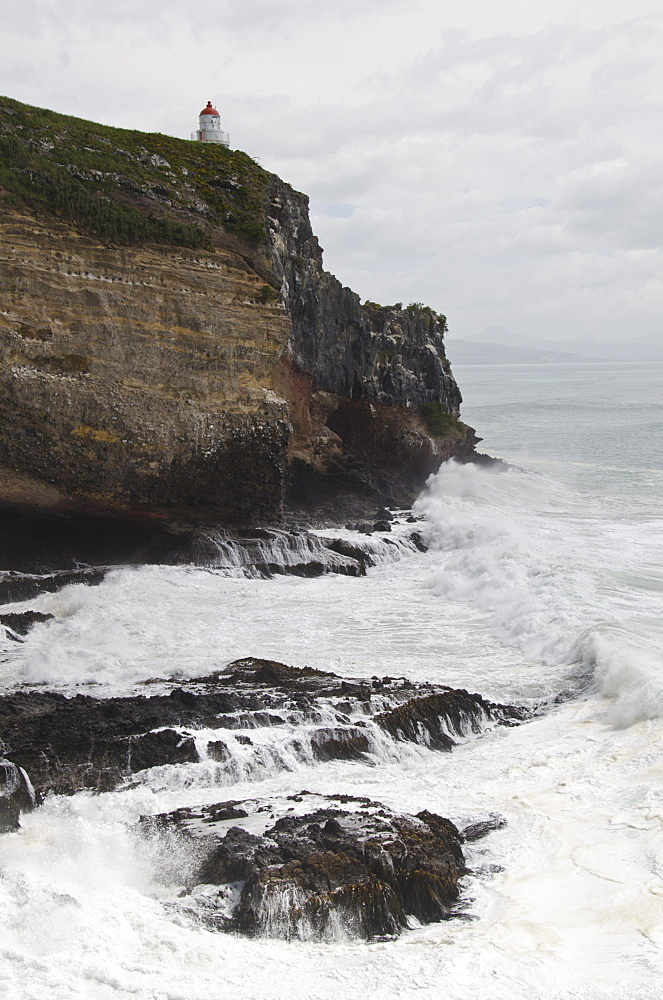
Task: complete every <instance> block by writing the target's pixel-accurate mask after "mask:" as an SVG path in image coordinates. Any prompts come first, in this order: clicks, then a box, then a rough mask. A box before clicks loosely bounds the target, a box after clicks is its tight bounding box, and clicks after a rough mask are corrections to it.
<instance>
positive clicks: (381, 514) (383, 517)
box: [373, 507, 394, 521]
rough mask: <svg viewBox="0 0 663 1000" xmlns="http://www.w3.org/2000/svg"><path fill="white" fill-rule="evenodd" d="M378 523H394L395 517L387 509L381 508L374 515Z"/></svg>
mask: <svg viewBox="0 0 663 1000" xmlns="http://www.w3.org/2000/svg"><path fill="white" fill-rule="evenodd" d="M373 517H374V518H375V520H376V521H393V520H394V515H393V514H392V513H391V511H390V510H388V509H387V507H380V509H379V510H377V511H376V512H375V514H374V515H373Z"/></svg>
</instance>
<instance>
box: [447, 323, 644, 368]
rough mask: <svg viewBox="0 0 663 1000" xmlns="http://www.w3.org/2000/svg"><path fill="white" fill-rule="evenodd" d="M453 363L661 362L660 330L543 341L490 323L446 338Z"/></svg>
mask: <svg viewBox="0 0 663 1000" xmlns="http://www.w3.org/2000/svg"><path fill="white" fill-rule="evenodd" d="M447 347H448V352H449V357H450V360H451V362H452V364H453V363H454V362H455V363H456V364H483V365H487V364H519V363H520V364H527V363H530V364H545V363H550V364H563V363H565V362H580V361H663V333H659V332H658V331H652V332H650V333H645V334H642V335H641V336H638V337H629V338H623V339H620V340H599V339H598V338H597V337H573V338H572V339H569V340H563V339H561V338H560V339H559V340H546V339H544V338H539V337H527V336H525V335H524V334H520V333H516V332H515V331H513V330H508V329H506V327H503V326H489V327H487V328H486V329H485V330H482V331H481V332H480V333H473V334H470V335H469V336H467V337H463V338H447Z"/></svg>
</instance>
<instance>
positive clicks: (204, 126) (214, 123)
mask: <svg viewBox="0 0 663 1000" xmlns="http://www.w3.org/2000/svg"><path fill="white" fill-rule="evenodd" d="M191 138H192V139H194V140H195V141H197V142H220V143H221V145H222V146H227V145H228V143H229V142H230V136H229V135H228V133H227V132H222V131H221V117H220V115H219V112H218V111H217V110H216V108H213V107H212V102H211V101H208V102H207V107H205V108H203V110H202V111H201V112H200V115H199V116H198V131H197V132H192V133H191Z"/></svg>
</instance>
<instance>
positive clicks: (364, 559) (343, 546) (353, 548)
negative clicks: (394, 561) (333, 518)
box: [325, 525, 374, 575]
mask: <svg viewBox="0 0 663 1000" xmlns="http://www.w3.org/2000/svg"><path fill="white" fill-rule="evenodd" d="M346 527H350V526H349V525H346ZM351 527H352V529H353V530H354V527H355V526H354V525H352V526H351ZM325 545H326V546H327V548H329V549H331V550H332V552H338V553H340V555H343V556H347V557H348V558H350V559H356V561H357V562H358V563H359V564H360V566H361V567H362V569H363V574H362V575H365V573H366V567H367V566H372V565H374V560H373V559H371V557H370V555H369V553H367V552H365V551H364V549H362V548H361V546H359V545H355V544H354V543H353V542H350V541H348V539H347V538H330V539H325Z"/></svg>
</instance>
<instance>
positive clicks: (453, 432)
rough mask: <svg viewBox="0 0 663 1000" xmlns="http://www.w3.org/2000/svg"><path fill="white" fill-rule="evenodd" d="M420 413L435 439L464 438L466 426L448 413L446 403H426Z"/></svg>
mask: <svg viewBox="0 0 663 1000" xmlns="http://www.w3.org/2000/svg"><path fill="white" fill-rule="evenodd" d="M419 412H420V414H421V417H422V419H423V421H424V423H425V425H426V429H427V430H428V432H429V434H432V435H433V437H449V436H453V437H458V438H460V437H463V436H464V433H465V424H464V423H462V422H461V421H460V420H458V419H457V418H456V417H453V416H452V415H451V414H450V413H448V412H447V410H446V409H445V406H444V403H424V404H423V405H422V406H421V408H420V410H419Z"/></svg>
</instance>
